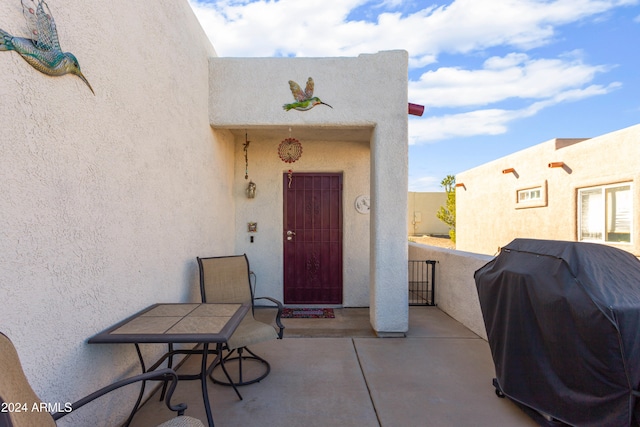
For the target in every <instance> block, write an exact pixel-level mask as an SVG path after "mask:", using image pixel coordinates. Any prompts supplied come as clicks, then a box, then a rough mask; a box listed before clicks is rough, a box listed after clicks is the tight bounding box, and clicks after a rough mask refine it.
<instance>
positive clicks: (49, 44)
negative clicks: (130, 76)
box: [0, 0, 95, 95]
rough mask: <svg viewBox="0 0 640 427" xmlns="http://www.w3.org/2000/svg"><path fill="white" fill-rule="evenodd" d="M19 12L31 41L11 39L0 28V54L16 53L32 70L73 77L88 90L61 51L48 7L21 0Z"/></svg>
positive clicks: (77, 69)
mask: <svg viewBox="0 0 640 427" xmlns="http://www.w3.org/2000/svg"><path fill="white" fill-rule="evenodd" d="M21 1H22V13H23V14H24V17H25V19H26V20H27V28H28V29H29V33H30V36H31V37H32V38H23V37H14V36H12V35H11V34H9V33H7V32H6V31H4V30H2V29H0V51H10V50H13V51H16V52H18V53H19V54H20V56H22V58H23V59H24V60H25V61H27V62H28V63H29V65H31V66H32V67H33V68H35V69H36V70H38V71H40V72H41V73H44V74H47V75H49V76H62V75H64V74H68V73H71V74H74V75H76V76H78V77H80V79H81V80H82V81H83V82H84V83H85V84H86V85H87V86H88V87H89V89H91V93H93V94H94V95H95V92H94V91H93V88H92V87H91V85H90V84H89V81H88V80H87V79H86V77H85V76H84V75H83V74H82V71H80V64H79V63H78V60H77V59H76V57H75V56H74V55H73V54H72V53H70V52H63V51H62V49H61V48H60V42H59V40H58V31H57V30H56V23H55V21H54V20H53V15H52V14H51V11H50V10H49V6H48V5H47V3H46V2H45V1H44V0H38V4H36V1H35V0H21Z"/></svg>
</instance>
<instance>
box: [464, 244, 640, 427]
mask: <svg viewBox="0 0 640 427" xmlns="http://www.w3.org/2000/svg"><path fill="white" fill-rule="evenodd" d="M474 277H475V281H476V287H477V290H478V297H479V299H480V306H481V309H482V314H483V317H484V323H485V326H486V329H487V336H488V338H489V346H490V347H491V353H492V356H493V361H494V364H495V369H496V377H497V381H498V384H499V388H500V389H501V390H502V392H503V393H504V394H505V395H507V397H509V398H511V399H513V400H514V401H516V402H519V403H521V404H524V405H526V406H527V407H529V408H532V409H534V410H536V411H538V412H542V413H544V414H548V415H550V416H552V417H553V418H555V419H557V420H559V421H562V422H564V423H567V424H570V425H576V426H594V427H595V426H597V427H602V426H629V425H636V424H637V422H638V421H637V420H640V406H639V405H636V395H638V396H640V394H638V393H637V390H638V389H639V385H640V261H639V260H638V259H637V258H636V257H635V256H633V255H632V254H630V253H628V252H625V251H622V250H619V249H616V248H612V247H609V246H605V245H600V244H590V243H577V242H560V241H550V240H532V239H516V240H514V241H513V242H511V243H510V244H509V245H507V246H505V247H504V248H503V249H502V250H501V252H500V254H499V255H498V256H497V257H496V258H494V259H493V260H492V261H490V262H489V263H487V264H486V265H485V266H483V267H482V268H480V269H479V270H477V271H476V272H475V275H474ZM634 414H635V416H634Z"/></svg>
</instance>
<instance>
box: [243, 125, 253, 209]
mask: <svg viewBox="0 0 640 427" xmlns="http://www.w3.org/2000/svg"><path fill="white" fill-rule="evenodd" d="M250 143H251V141H249V139H248V136H247V133H246V132H245V133H244V145H243V146H242V148H243V150H244V179H245V180H246V179H249V144H250ZM245 191H246V193H247V198H249V199H253V198H255V197H256V184H255V183H254V182H253V181H249V184H248V185H247V189H246V190H245Z"/></svg>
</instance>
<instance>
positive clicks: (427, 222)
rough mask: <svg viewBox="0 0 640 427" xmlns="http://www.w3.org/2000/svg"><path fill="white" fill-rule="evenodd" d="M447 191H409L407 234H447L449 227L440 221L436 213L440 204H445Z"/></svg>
mask: <svg viewBox="0 0 640 427" xmlns="http://www.w3.org/2000/svg"><path fill="white" fill-rule="evenodd" d="M446 204H447V193H445V192H443V191H440V192H412V191H411V192H409V209H408V212H407V214H408V217H407V222H408V223H409V228H408V230H407V234H408V235H409V236H416V235H423V234H429V235H445V236H447V235H449V227H448V226H447V224H445V223H444V222H442V221H440V220H439V219H438V217H437V216H436V214H437V213H438V210H440V206H446Z"/></svg>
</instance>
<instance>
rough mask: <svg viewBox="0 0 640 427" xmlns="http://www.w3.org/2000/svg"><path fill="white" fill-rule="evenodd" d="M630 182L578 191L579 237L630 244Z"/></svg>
mask: <svg viewBox="0 0 640 427" xmlns="http://www.w3.org/2000/svg"><path fill="white" fill-rule="evenodd" d="M631 194H632V193H631V183H620V184H612V185H603V186H600V187H590V188H582V189H579V190H578V240H579V241H591V242H611V243H631V226H632V224H631V220H632V218H633V206H632V202H631V200H632V198H631Z"/></svg>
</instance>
